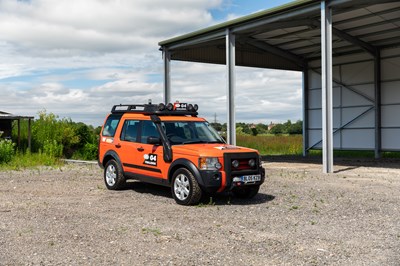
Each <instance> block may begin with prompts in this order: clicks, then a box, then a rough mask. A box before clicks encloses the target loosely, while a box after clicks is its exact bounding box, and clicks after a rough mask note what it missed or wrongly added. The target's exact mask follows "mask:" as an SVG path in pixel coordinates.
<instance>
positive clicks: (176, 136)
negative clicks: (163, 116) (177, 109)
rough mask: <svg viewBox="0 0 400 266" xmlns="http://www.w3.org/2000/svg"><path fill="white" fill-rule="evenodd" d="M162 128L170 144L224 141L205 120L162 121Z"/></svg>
mask: <svg viewBox="0 0 400 266" xmlns="http://www.w3.org/2000/svg"><path fill="white" fill-rule="evenodd" d="M161 125H162V128H163V129H164V131H165V134H166V135H167V138H168V139H169V141H170V143H171V144H172V145H174V144H175V145H176V144H190V143H225V141H224V140H223V139H222V137H221V136H220V135H219V134H218V132H217V131H215V129H214V128H212V127H211V126H210V125H209V123H207V122H201V121H199V122H195V121H179V122H162V123H161Z"/></svg>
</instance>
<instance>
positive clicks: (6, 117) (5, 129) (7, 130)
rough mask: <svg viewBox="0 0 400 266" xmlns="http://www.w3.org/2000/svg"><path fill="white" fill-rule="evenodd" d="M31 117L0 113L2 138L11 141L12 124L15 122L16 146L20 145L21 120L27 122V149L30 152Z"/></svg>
mask: <svg viewBox="0 0 400 266" xmlns="http://www.w3.org/2000/svg"><path fill="white" fill-rule="evenodd" d="M33 118H34V117H33V116H20V115H13V114H10V113H6V112H2V111H0V131H1V132H2V134H1V137H2V138H9V139H11V136H12V122H13V121H15V120H16V121H17V130H18V138H17V146H18V147H20V145H21V120H23V119H27V120H28V149H29V150H31V121H32V119H33Z"/></svg>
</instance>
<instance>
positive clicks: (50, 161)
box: [0, 152, 63, 171]
mask: <svg viewBox="0 0 400 266" xmlns="http://www.w3.org/2000/svg"><path fill="white" fill-rule="evenodd" d="M61 165H63V163H62V161H61V160H60V159H58V158H55V157H53V156H50V155H47V154H44V153H29V152H27V153H21V152H18V153H17V154H15V155H14V156H13V158H12V160H11V161H10V162H8V163H2V164H0V171H4V170H20V169H24V168H33V167H37V166H54V167H56V166H61Z"/></svg>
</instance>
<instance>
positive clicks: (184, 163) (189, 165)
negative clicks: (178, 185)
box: [168, 158, 204, 186]
mask: <svg viewBox="0 0 400 266" xmlns="http://www.w3.org/2000/svg"><path fill="white" fill-rule="evenodd" d="M179 168H186V169H188V170H189V171H190V172H192V174H193V175H194V177H195V178H196V180H197V183H198V184H199V185H200V186H204V183H203V180H202V178H201V174H200V171H199V169H198V168H197V167H196V165H195V164H194V163H193V162H191V161H189V160H188V159H183V158H181V159H178V160H176V161H174V162H173V163H172V164H171V165H170V167H169V169H168V182H169V183H170V184H172V176H173V174H174V173H175V171H176V170H178V169H179Z"/></svg>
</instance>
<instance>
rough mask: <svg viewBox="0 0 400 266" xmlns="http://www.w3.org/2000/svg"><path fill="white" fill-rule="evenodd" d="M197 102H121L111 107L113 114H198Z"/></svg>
mask: <svg viewBox="0 0 400 266" xmlns="http://www.w3.org/2000/svg"><path fill="white" fill-rule="evenodd" d="M197 109H198V106H197V104H195V105H192V104H186V103H174V104H172V103H169V104H167V105H165V104H163V103H160V104H119V105H114V106H113V107H112V109H111V113H112V114H121V113H138V114H145V115H175V116H179V115H181V116H183V115H190V116H197V115H198V113H197Z"/></svg>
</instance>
